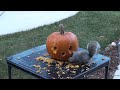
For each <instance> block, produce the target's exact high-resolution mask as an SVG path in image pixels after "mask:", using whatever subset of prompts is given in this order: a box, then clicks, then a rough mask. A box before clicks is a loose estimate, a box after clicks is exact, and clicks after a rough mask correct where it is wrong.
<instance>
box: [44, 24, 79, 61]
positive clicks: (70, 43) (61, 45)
mask: <svg viewBox="0 0 120 90" xmlns="http://www.w3.org/2000/svg"><path fill="white" fill-rule="evenodd" d="M59 28H60V32H53V33H52V34H50V35H49V36H48V38H47V41H46V47H47V51H48V53H49V54H50V56H51V57H52V58H53V59H56V60H64V61H66V60H67V59H68V58H69V57H71V56H72V53H73V51H76V50H77V49H78V47H79V45H78V39H77V37H76V36H75V34H73V33H72V32H64V27H63V25H62V24H60V25H59Z"/></svg>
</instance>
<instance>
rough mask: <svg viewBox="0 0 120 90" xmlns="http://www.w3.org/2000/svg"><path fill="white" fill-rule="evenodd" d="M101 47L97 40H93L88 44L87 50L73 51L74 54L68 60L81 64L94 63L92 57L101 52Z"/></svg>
mask: <svg viewBox="0 0 120 90" xmlns="http://www.w3.org/2000/svg"><path fill="white" fill-rule="evenodd" d="M100 48H101V46H100V44H99V43H98V42H97V41H91V42H89V43H88V44H87V50H83V51H73V55H72V57H70V58H69V59H68V61H69V62H71V63H75V64H80V65H83V64H92V63H94V62H93V60H92V57H93V56H94V55H95V54H98V53H99V51H100Z"/></svg>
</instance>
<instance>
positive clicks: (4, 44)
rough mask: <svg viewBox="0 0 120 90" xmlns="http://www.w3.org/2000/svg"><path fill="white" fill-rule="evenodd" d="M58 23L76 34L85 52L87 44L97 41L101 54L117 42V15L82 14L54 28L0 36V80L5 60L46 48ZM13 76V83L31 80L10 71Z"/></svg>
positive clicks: (119, 35) (119, 17) (119, 28)
mask: <svg viewBox="0 0 120 90" xmlns="http://www.w3.org/2000/svg"><path fill="white" fill-rule="evenodd" d="M11 22H12V21H11ZM60 23H62V24H63V25H64V27H65V31H70V32H73V33H74V34H76V36H77V37H78V39H79V45H80V47H82V48H86V45H87V43H89V42H90V41H92V40H97V41H99V43H100V45H101V47H102V50H104V48H105V47H106V46H107V45H108V44H109V43H111V42H112V41H114V40H116V39H118V38H120V12H119V11H81V12H79V13H77V14H76V15H75V16H72V17H69V18H67V19H64V20H62V21H60V22H56V23H54V24H50V25H44V26H42V27H38V28H34V29H31V30H28V31H23V32H17V33H14V34H8V35H3V36H0V79H7V78H8V73H7V64H6V60H5V58H6V57H8V56H10V55H13V54H16V53H19V52H22V51H24V50H27V49H30V48H32V47H36V46H39V45H42V44H45V42H46V38H47V36H48V35H49V34H51V33H52V32H55V31H58V25H59V24H60ZM6 26H7V25H6ZM12 76H13V78H14V79H16V78H18V79H28V78H34V77H32V76H30V75H28V74H26V73H24V72H22V71H20V70H17V69H13V73H12Z"/></svg>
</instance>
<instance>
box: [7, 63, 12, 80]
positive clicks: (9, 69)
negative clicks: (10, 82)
mask: <svg viewBox="0 0 120 90" xmlns="http://www.w3.org/2000/svg"><path fill="white" fill-rule="evenodd" d="M11 69H12V67H11V66H10V65H8V76H9V79H11Z"/></svg>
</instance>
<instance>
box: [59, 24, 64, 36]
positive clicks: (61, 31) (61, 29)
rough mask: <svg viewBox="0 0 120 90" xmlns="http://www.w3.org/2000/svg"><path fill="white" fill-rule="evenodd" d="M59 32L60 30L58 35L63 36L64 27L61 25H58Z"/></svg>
mask: <svg viewBox="0 0 120 90" xmlns="http://www.w3.org/2000/svg"><path fill="white" fill-rule="evenodd" d="M59 30H60V34H61V35H64V26H63V24H60V25H59Z"/></svg>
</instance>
